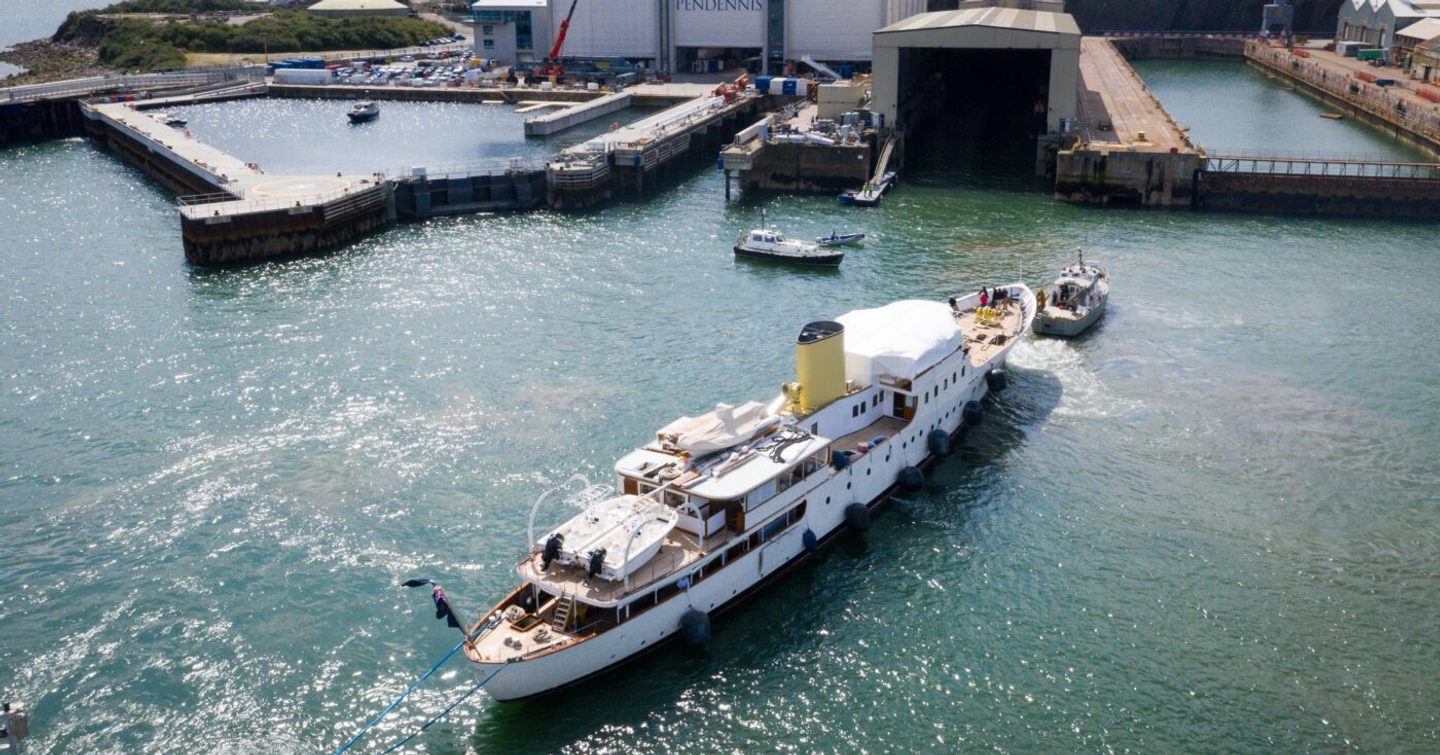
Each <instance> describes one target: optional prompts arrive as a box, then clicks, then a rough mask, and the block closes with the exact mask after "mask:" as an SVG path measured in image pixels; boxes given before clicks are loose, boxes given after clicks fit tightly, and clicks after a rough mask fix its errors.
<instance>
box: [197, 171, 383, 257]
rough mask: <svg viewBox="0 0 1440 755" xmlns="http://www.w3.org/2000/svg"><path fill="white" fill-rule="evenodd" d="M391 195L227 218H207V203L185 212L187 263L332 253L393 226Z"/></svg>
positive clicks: (378, 191)
mask: <svg viewBox="0 0 1440 755" xmlns="http://www.w3.org/2000/svg"><path fill="white" fill-rule="evenodd" d="M390 192H391V189H390V187H389V185H387V184H383V183H382V184H380V185H379V186H375V187H372V188H370V189H367V190H365V191H360V192H355V193H353V194H350V195H348V196H345V197H343V198H341V199H336V200H333V201H330V202H326V203H324V204H316V205H303V206H296V207H275V208H273V209H266V210H262V211H258V212H249V213H231V214H226V215H219V214H217V215H207V214H206V213H205V206H204V205H198V206H195V207H190V208H186V209H187V210H188V211H187V212H182V213H181V218H180V231H181V236H182V237H183V239H184V243H185V259H186V260H187V261H189V262H190V263H191V264H195V265H224V264H236V263H246V262H259V261H262V260H268V259H275V258H282V257H292V256H295V255H302V254H315V253H318V252H325V251H329V250H331V249H335V248H337V247H339V246H342V245H344V244H348V243H350V242H352V241H354V240H356V239H358V238H360V237H361V236H364V235H365V234H367V233H370V232H372V231H377V230H380V229H381V228H384V227H385V226H387V225H389V224H390V222H391V220H392V213H391V209H390V200H391V194H390Z"/></svg>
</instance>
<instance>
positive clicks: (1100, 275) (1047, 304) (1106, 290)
mask: <svg viewBox="0 0 1440 755" xmlns="http://www.w3.org/2000/svg"><path fill="white" fill-rule="evenodd" d="M1077 254H1078V255H1079V261H1078V262H1077V263H1076V264H1074V265H1071V266H1069V267H1067V268H1065V269H1063V270H1061V271H1060V275H1059V277H1058V278H1056V280H1055V282H1054V283H1052V284H1050V285H1049V286H1046V287H1045V288H1044V289H1043V290H1041V291H1040V293H1039V294H1037V295H1036V297H1035V298H1036V303H1037V305H1038V308H1039V312H1038V313H1037V314H1036V315H1035V332H1036V333H1037V334H1039V335H1046V336H1061V337H1064V338H1073V337H1075V336H1078V335H1080V334H1081V333H1084V332H1085V331H1086V330H1087V329H1089V327H1090V326H1091V325H1094V324H1095V322H1096V321H1098V320H1099V319H1100V316H1101V315H1103V314H1105V304H1106V302H1107V301H1109V299H1110V275H1109V274H1108V273H1106V272H1105V271H1104V270H1102V269H1101V268H1099V267H1096V266H1095V265H1087V264H1085V252H1084V251H1079V252H1077Z"/></svg>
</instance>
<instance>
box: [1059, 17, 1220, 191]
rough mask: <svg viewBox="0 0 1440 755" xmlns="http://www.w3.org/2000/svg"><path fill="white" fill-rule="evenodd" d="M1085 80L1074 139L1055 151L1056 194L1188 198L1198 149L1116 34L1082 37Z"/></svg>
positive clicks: (1081, 79) (1196, 165)
mask: <svg viewBox="0 0 1440 755" xmlns="http://www.w3.org/2000/svg"><path fill="white" fill-rule="evenodd" d="M1079 87H1080V92H1079V94H1080V101H1079V108H1078V118H1077V123H1076V124H1075V128H1074V130H1073V132H1072V133H1073V135H1074V137H1075V140H1076V141H1075V143H1074V144H1073V145H1072V146H1071V148H1069V149H1062V150H1060V151H1059V152H1058V153H1057V155H1056V166H1055V196H1056V198H1057V199H1061V200H1064V201H1067V202H1076V203H1093V204H1128V205H1140V206H1145V207H1175V206H1190V205H1191V204H1192V202H1193V196H1194V184H1195V173H1196V171H1197V170H1199V169H1200V154H1199V153H1198V151H1197V150H1196V148H1195V145H1194V144H1192V143H1191V142H1190V139H1189V137H1188V136H1186V134H1185V132H1184V131H1183V130H1182V129H1181V128H1180V127H1179V125H1177V124H1176V123H1175V121H1174V119H1172V118H1171V117H1170V114H1169V113H1167V112H1166V111H1165V108H1164V107H1162V106H1161V104H1160V102H1159V100H1157V99H1155V96H1154V95H1153V94H1151V93H1150V90H1149V89H1147V88H1146V87H1145V83H1144V82H1143V81H1141V80H1140V77H1139V75H1137V74H1136V73H1135V69H1133V68H1132V67H1131V66H1130V64H1129V62H1127V61H1126V60H1125V58H1124V56H1122V55H1121V54H1120V51H1119V50H1118V49H1116V47H1115V45H1114V44H1113V43H1112V42H1111V41H1110V40H1108V39H1103V38H1099V37H1086V38H1084V39H1083V40H1081V48H1080V79H1079Z"/></svg>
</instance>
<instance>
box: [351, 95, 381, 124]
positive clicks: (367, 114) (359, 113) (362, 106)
mask: <svg viewBox="0 0 1440 755" xmlns="http://www.w3.org/2000/svg"><path fill="white" fill-rule="evenodd" d="M349 115H350V122H351V123H367V122H369V121H373V120H375V119H376V118H379V117H380V106H379V105H377V104H375V102H374V101H372V100H361V101H360V102H357V103H355V106H354V107H352V108H350V113H349Z"/></svg>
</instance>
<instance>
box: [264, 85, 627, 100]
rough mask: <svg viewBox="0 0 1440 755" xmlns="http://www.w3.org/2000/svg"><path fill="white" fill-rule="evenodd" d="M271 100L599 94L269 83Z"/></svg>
mask: <svg viewBox="0 0 1440 755" xmlns="http://www.w3.org/2000/svg"><path fill="white" fill-rule="evenodd" d="M270 96H271V97H285V98H290V99H316V100H391V101H398V102H470V103H474V104H477V105H478V104H482V103H484V102H485V101H486V100H489V101H492V102H493V101H495V100H504V101H505V102H507V103H511V104H514V103H516V102H520V101H521V100H536V101H543V102H589V101H590V100H593V99H597V98H599V97H600V96H601V93H600V92H588V91H576V90H570V89H470V88H464V87H397V86H379V87H362V86H339V85H333V86H305V85H300V84H271V85H270Z"/></svg>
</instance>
